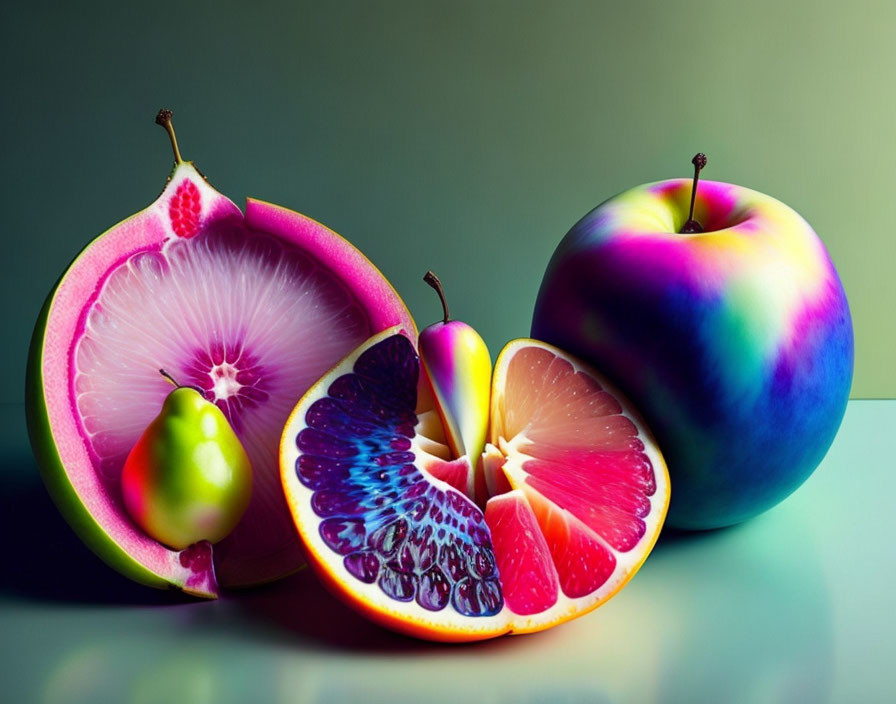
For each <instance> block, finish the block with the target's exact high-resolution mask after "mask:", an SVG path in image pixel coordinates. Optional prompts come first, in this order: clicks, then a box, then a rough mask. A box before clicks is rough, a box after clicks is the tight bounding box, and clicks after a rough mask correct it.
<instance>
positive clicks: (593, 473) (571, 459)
mask: <svg viewBox="0 0 896 704" xmlns="http://www.w3.org/2000/svg"><path fill="white" fill-rule="evenodd" d="M505 373H506V377H505V383H504V388H503V396H502V399H501V406H500V410H499V411H498V412H497V413H496V415H495V416H493V423H494V426H493V428H492V434H493V442H495V441H498V442H501V441H502V440H503V442H504V444H505V446H508V447H509V446H512V447H513V452H514V453H518V455H519V458H520V459H519V461H518V462H517V463H516V465H515V470H514V473H513V475H512V476H513V478H512V479H511V482H512V483H514V484H515V485H518V484H521V483H525V484H526V485H527V486H529V487H531V488H532V489H534V490H535V491H536V492H538V493H539V494H541V495H542V496H543V497H544V498H546V499H548V500H550V501H551V502H553V503H554V504H555V505H556V506H558V507H559V508H562V509H565V510H567V511H568V512H569V513H571V514H572V515H573V516H575V517H576V518H578V519H579V520H580V521H581V522H582V523H583V524H584V525H586V526H588V527H589V528H590V529H591V530H592V531H593V532H594V533H595V534H596V535H597V536H598V537H599V538H600V539H602V540H603V541H605V542H606V543H607V544H608V545H609V546H611V547H612V548H614V549H615V550H617V551H620V552H627V551H629V550H632V549H633V548H635V546H637V545H639V544H640V543H641V540H642V539H643V538H644V536H645V533H646V532H647V522H646V520H645V519H647V518H648V517H651V516H654V515H655V514H656V511H655V510H654V504H653V502H652V497H653V495H654V494H655V492H656V470H655V467H654V466H653V463H652V461H651V459H650V457H649V456H648V455H647V453H646V451H645V449H646V448H645V443H644V439H643V436H644V433H643V432H642V430H641V429H639V427H638V426H637V425H636V424H635V421H634V420H633V418H632V417H631V416H630V415H626V413H625V412H624V410H623V408H622V405H621V403H620V400H619V398H620V397H619V395H618V393H613V392H610V391H609V390H608V389H607V388H606V386H605V384H602V383H601V382H600V381H599V380H598V378H597V376H596V373H595V372H593V371H586V370H584V369H578V370H577V369H576V368H575V367H574V366H573V363H572V362H571V361H569V360H567V359H564V358H563V356H561V354H558V353H557V352H555V351H552V350H551V349H548V348H547V347H536V346H528V347H525V348H523V349H520V350H519V351H518V352H517V353H516V354H515V355H514V356H513V357H512V358H511V359H510V361H509V363H508V366H507V369H506V372H505ZM502 411H503V412H502ZM508 441H510V442H509V443H508ZM663 470H664V467H663Z"/></svg>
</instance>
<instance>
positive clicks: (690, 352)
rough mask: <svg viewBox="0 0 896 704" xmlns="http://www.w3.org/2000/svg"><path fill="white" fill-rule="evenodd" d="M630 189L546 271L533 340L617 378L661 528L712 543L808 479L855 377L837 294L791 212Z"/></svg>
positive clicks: (666, 186) (765, 199)
mask: <svg viewBox="0 0 896 704" xmlns="http://www.w3.org/2000/svg"><path fill="white" fill-rule="evenodd" d="M690 193H691V182H690V181H689V180H685V179H676V180H670V181H661V182H658V183H652V184H647V185H644V186H639V187H637V188H634V189H632V190H630V191H626V192H624V193H622V194H620V195H617V196H615V197H613V198H611V199H609V200H607V201H606V202H604V203H603V204H601V205H599V206H598V207H597V208H595V209H594V210H592V211H591V212H590V213H588V214H587V215H586V216H585V217H584V218H582V219H581V220H580V221H579V222H578V223H576V225H575V226H574V227H573V228H572V229H571V230H570V232H569V233H568V234H567V235H566V237H565V238H564V239H563V241H562V242H561V243H560V245H559V247H558V248H557V250H556V252H555V253H554V256H553V258H552V259H551V261H550V263H549V265H548V268H547V272H546V273H545V276H544V280H543V282H542V285H541V289H540V291H539V294H538V299H537V301H536V305H535V313H534V317H533V322H532V336H533V337H535V338H538V339H541V340H545V341H547V342H550V343H552V344H555V345H557V346H559V347H561V348H563V349H565V350H567V351H569V352H570V353H573V354H576V355H579V356H581V357H583V358H585V359H586V360H588V361H590V362H591V363H592V364H594V365H595V366H596V367H597V368H598V369H600V370H602V371H603V372H605V373H606V374H607V375H608V376H609V377H610V378H611V379H615V380H616V382H617V383H618V384H619V385H620V387H621V388H622V389H623V391H624V392H625V393H626V394H628V395H629V397H630V398H631V399H632V400H633V401H634V402H635V404H636V406H637V407H638V409H639V410H640V411H641V412H642V414H643V415H644V417H645V419H646V420H647V422H648V424H649V425H650V427H651V428H652V429H653V431H654V433H655V434H656V436H657V440H658V442H659V444H660V448H661V449H662V451H663V453H664V455H665V456H666V458H667V461H668V466H669V472H670V476H671V480H672V499H671V504H670V507H669V514H668V519H667V520H668V524H669V525H671V526H674V527H678V528H684V529H708V528H716V527H721V526H725V525H731V524H734V523H738V522H740V521H743V520H745V519H748V518H750V517H752V516H754V515H756V514H758V513H760V512H762V511H765V510H766V509H768V508H770V507H772V506H774V505H775V504H777V503H778V502H780V501H781V500H782V499H784V498H785V497H786V496H788V495H789V494H790V493H791V492H792V491H794V490H795V489H796V488H797V487H798V486H799V485H800V484H802V482H803V481H805V479H806V478H807V477H808V476H809V475H810V474H811V473H812V471H813V470H814V469H815V467H816V466H817V465H818V463H819V462H820V461H821V459H822V458H823V457H824V455H825V453H826V451H827V449H828V447H829V446H830V444H831V442H832V441H833V438H834V436H835V434H836V432H837V428H838V427H839V425H840V421H841V419H842V417H843V413H844V410H845V407H846V401H847V398H848V396H849V389H850V385H851V382H852V371H853V332H852V322H851V319H850V314H849V307H848V305H847V301H846V295H845V293H844V290H843V286H842V284H841V282H840V279H839V278H838V276H837V272H836V271H835V269H834V266H833V264H832V263H831V260H830V258H829V256H828V253H827V251H826V250H825V247H824V245H823V244H822V242H821V240H820V239H819V238H818V236H817V235H816V234H815V232H814V231H813V230H812V228H811V227H810V226H809V225H808V223H806V221H805V220H803V218H801V217H800V216H799V215H798V214H797V213H796V212H795V211H793V210H792V209H791V208H789V207H788V206H786V205H784V204H783V203H781V202H779V201H777V200H775V199H774V198H771V197H769V196H766V195H764V194H762V193H758V192H756V191H752V190H750V189H747V188H743V187H739V186H734V185H730V184H726V183H718V182H713V181H701V182H700V185H699V189H698V195H697V200H696V208H695V218H696V219H697V220H698V221H699V222H700V223H702V225H703V227H704V229H705V232H703V233H697V234H678V233H679V232H680V230H681V227H682V225H683V223H684V222H685V221H686V220H687V216H688V203H689V199H690Z"/></svg>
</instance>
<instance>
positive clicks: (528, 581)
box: [485, 491, 559, 616]
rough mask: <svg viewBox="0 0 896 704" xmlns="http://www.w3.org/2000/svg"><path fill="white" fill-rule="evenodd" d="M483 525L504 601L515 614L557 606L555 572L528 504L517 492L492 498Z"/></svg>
mask: <svg viewBox="0 0 896 704" xmlns="http://www.w3.org/2000/svg"><path fill="white" fill-rule="evenodd" d="M485 522H486V523H487V524H488V527H489V530H490V531H491V534H492V544H493V545H494V549H495V558H496V560H497V563H498V572H499V574H500V575H501V586H502V588H503V590H504V602H505V603H506V604H507V608H509V609H510V610H511V611H513V612H514V613H516V614H521V615H524V616H525V615H529V614H538V613H541V612H543V611H547V610H548V609H550V608H551V607H552V606H553V605H554V604H556V603H557V597H558V596H559V581H558V577H557V569H556V568H555V567H554V564H553V562H552V561H551V553H550V550H549V548H548V544H547V542H546V541H545V537H544V535H542V532H541V530H540V529H539V527H538V523H537V522H536V519H535V514H534V513H533V512H532V509H531V507H530V506H529V502H528V501H526V498H525V496H524V495H523V493H522V492H520V491H512V492H510V493H508V494H503V495H501V496H495V497H493V498H492V499H491V500H490V501H489V502H488V506H487V507H486V509H485Z"/></svg>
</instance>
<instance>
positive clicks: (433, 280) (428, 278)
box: [423, 271, 451, 323]
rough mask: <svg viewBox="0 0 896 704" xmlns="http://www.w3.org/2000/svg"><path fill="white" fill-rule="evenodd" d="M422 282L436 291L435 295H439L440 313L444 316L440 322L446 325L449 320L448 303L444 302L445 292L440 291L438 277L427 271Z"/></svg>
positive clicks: (440, 283)
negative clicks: (440, 302)
mask: <svg viewBox="0 0 896 704" xmlns="http://www.w3.org/2000/svg"><path fill="white" fill-rule="evenodd" d="M423 280H424V281H425V282H426V283H428V284H429V285H430V286H432V287H433V288H434V289H435V290H436V293H438V294H439V300H441V301H442V312H443V313H444V314H445V317H444V318H442V322H443V323H447V322H448V321H449V320H451V316H450V315H449V314H448V301H446V300H445V292H444V291H443V290H442V282H441V281H439V277H438V276H436V275H435V273H434V272H432V271H427V272H426V274H425V275H424V276H423Z"/></svg>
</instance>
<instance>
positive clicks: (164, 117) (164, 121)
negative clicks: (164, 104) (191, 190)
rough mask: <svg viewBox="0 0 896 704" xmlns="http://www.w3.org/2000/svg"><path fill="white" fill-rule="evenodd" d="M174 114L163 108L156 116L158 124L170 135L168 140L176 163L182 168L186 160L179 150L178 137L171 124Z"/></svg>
mask: <svg viewBox="0 0 896 704" xmlns="http://www.w3.org/2000/svg"><path fill="white" fill-rule="evenodd" d="M173 114H174V113H173V112H171V111H170V110H166V109H165V108H162V109H161V110H159V114H158V115H156V124H157V125H161V126H162V127H164V128H165V131H166V132H167V133H168V138H169V139H170V140H171V148H172V149H173V150H174V163H175V164H177V165H178V166H180V165H181V164H183V163H184V160H183V159H182V158H181V156H180V149H178V148H177V136H176V135H175V134H174V125H173V124H172V122H171V116H172V115H173Z"/></svg>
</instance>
